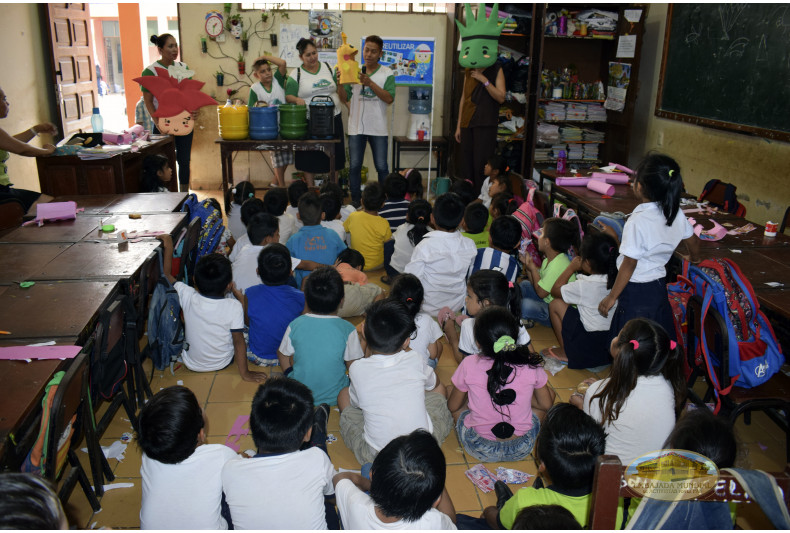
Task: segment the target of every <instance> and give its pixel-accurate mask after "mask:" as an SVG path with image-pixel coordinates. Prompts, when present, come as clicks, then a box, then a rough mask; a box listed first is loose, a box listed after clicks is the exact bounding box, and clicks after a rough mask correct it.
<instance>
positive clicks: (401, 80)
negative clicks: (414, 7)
mask: <svg viewBox="0 0 790 533" xmlns="http://www.w3.org/2000/svg"><path fill="white" fill-rule="evenodd" d="M381 39H382V40H383V41H384V51H383V53H382V55H381V60H380V61H379V63H380V64H381V65H382V66H383V67H386V68H388V69H390V70H392V73H393V74H394V75H395V85H402V86H418V87H419V86H425V85H427V86H433V70H434V69H433V65H434V63H435V60H436V43H435V41H434V39H433V38H419V37H382V38H381ZM364 47H365V39H362V42H361V45H360V47H359V49H360V50H362V49H363V48H364Z"/></svg>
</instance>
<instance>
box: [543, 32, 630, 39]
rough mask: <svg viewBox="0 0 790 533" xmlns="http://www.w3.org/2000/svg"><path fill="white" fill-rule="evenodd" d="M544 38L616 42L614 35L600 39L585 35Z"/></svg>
mask: <svg viewBox="0 0 790 533" xmlns="http://www.w3.org/2000/svg"><path fill="white" fill-rule="evenodd" d="M544 37H548V38H551V39H573V40H577V41H614V38H615V36H614V35H601V36H599V37H593V36H591V35H585V36H584V37H582V36H581V35H552V34H550V33H547V34H545V35H544Z"/></svg>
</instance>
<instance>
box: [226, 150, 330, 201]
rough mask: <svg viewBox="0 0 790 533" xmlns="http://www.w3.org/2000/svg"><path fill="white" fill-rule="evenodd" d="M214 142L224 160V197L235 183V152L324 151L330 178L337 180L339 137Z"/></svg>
mask: <svg viewBox="0 0 790 533" xmlns="http://www.w3.org/2000/svg"><path fill="white" fill-rule="evenodd" d="M214 142H215V143H217V144H218V145H219V151H220V161H221V162H222V196H223V198H224V197H225V195H226V194H227V193H228V189H229V188H230V187H233V183H235V182H234V180H233V152H293V151H296V152H315V151H319V152H324V153H325V154H326V155H327V156H328V157H329V179H330V180H332V181H334V182H337V172H336V169H335V145H336V144H337V143H339V142H340V140H339V139H321V140H316V139H304V140H301V139H293V140H290V139H273V140H269V141H256V140H253V139H243V140H240V141H226V140H224V139H217V140H216V141H214Z"/></svg>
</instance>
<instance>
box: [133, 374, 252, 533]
mask: <svg viewBox="0 0 790 533" xmlns="http://www.w3.org/2000/svg"><path fill="white" fill-rule="evenodd" d="M137 439H138V443H139V445H140V448H141V449H142V450H143V457H142V462H141V464H140V476H141V477H142V486H143V498H142V503H141V506H140V528H141V529H228V526H229V522H230V520H229V517H230V515H229V513H228V512H227V509H226V508H225V509H223V508H222V506H221V501H222V478H221V473H222V467H223V466H224V465H225V463H226V462H228V461H229V460H230V459H233V458H235V457H237V455H236V453H235V452H234V451H233V450H231V449H230V448H228V447H227V446H225V445H222V444H206V430H205V419H204V415H203V410H202V409H201V408H200V404H199V403H198V400H197V398H196V397H195V394H194V393H193V392H192V391H191V390H189V389H188V388H186V387H182V386H178V385H176V386H173V387H168V388H166V389H164V390H161V391H159V392H158V393H156V395H155V396H154V397H153V398H151V400H149V401H148V403H146V404H145V405H144V406H143V409H142V410H141V411H140V419H139V426H138V431H137Z"/></svg>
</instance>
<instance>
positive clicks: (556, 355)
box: [540, 346, 568, 363]
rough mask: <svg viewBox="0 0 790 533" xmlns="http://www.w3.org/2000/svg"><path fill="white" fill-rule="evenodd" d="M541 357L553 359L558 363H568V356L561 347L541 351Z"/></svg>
mask: <svg viewBox="0 0 790 533" xmlns="http://www.w3.org/2000/svg"><path fill="white" fill-rule="evenodd" d="M540 355H542V356H543V357H544V358H545V357H551V358H553V359H556V360H558V361H562V362H564V363H567V362H568V356H567V355H565V350H563V349H562V348H560V347H559V346H552V347H550V348H544V349H543V350H541V351H540Z"/></svg>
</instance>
